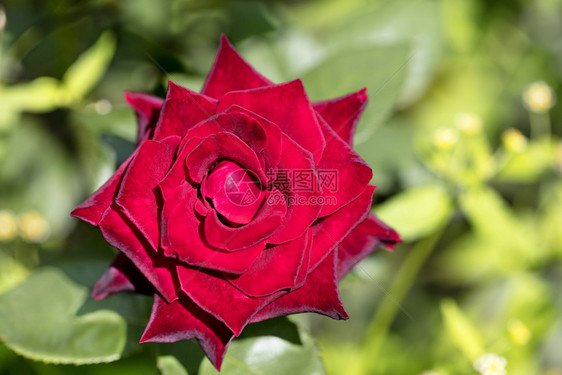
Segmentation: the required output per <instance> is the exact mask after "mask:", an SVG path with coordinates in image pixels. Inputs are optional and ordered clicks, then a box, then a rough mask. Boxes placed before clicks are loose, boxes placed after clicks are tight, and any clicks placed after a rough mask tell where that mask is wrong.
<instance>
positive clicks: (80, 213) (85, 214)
mask: <svg viewBox="0 0 562 375" xmlns="http://www.w3.org/2000/svg"><path fill="white" fill-rule="evenodd" d="M135 155H136V151H135V152H134V153H133V155H131V156H129V158H128V159H127V160H125V161H124V162H123V164H121V165H120V166H119V168H118V169H117V171H115V173H114V174H113V176H111V178H110V179H109V180H107V181H106V182H105V184H103V185H102V186H101V187H100V188H99V189H98V190H96V191H95V192H94V193H93V194H92V195H90V197H89V198H88V199H86V200H85V201H84V202H82V203H81V204H80V205H79V206H78V207H76V208H75V209H74V210H72V212H71V213H70V214H71V215H72V216H74V217H77V218H78V219H81V220H84V221H85V222H87V223H90V224H92V225H95V226H97V225H98V224H99V222H100V220H101V218H102V216H103V214H104V212H105V211H106V210H107V208H108V207H109V206H110V205H111V202H113V198H114V197H115V192H116V191H117V189H118V188H119V184H120V182H121V177H123V174H124V173H125V171H126V170H127V168H128V167H129V164H130V163H131V160H133V158H134V157H135Z"/></svg>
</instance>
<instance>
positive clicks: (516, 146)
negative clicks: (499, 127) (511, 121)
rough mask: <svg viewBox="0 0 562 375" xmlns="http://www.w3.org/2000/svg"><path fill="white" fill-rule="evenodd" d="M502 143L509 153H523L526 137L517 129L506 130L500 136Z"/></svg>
mask: <svg viewBox="0 0 562 375" xmlns="http://www.w3.org/2000/svg"><path fill="white" fill-rule="evenodd" d="M502 141H503V144H504V146H505V148H507V149H508V150H509V151H511V152H523V151H525V150H526V149H527V137H525V136H524V135H523V134H522V133H521V132H520V131H519V130H517V129H513V128H510V129H507V130H506V131H504V132H503V134H502Z"/></svg>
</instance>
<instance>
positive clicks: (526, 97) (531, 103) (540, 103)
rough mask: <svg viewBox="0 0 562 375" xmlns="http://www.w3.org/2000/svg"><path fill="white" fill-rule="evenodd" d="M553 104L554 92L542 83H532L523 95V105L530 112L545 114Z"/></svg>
mask: <svg viewBox="0 0 562 375" xmlns="http://www.w3.org/2000/svg"><path fill="white" fill-rule="evenodd" d="M555 103H556V95H555V94H554V91H552V89H551V88H550V86H548V85H547V84H546V83H544V82H542V81H540V82H535V83H532V84H531V85H529V86H528V87H527V89H526V90H525V92H524V93H523V104H524V105H525V108H527V109H528V110H529V111H531V112H536V113H544V112H547V111H548V110H549V109H551V108H552V107H553V106H554V104H555Z"/></svg>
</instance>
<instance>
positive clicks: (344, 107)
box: [312, 89, 368, 146]
mask: <svg viewBox="0 0 562 375" xmlns="http://www.w3.org/2000/svg"><path fill="white" fill-rule="evenodd" d="M367 99H368V98H367V89H361V90H359V91H357V92H354V93H351V94H349V95H345V96H342V97H339V98H335V99H331V100H326V101H323V102H316V103H312V106H313V107H314V109H315V110H316V111H317V112H318V113H319V114H320V116H322V118H323V119H324V120H326V122H327V123H328V124H329V125H330V127H331V128H332V129H333V130H334V131H335V132H336V133H337V134H338V135H339V136H340V138H341V139H343V140H344V141H345V142H347V144H349V145H350V146H351V145H353V135H354V134H355V128H356V127H357V123H358V122H359V118H360V117H361V114H362V113H363V111H364V110H365V107H366V106H367Z"/></svg>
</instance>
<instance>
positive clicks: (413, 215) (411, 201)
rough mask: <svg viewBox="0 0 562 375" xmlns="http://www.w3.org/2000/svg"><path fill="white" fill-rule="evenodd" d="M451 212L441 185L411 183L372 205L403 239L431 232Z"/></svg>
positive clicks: (446, 218) (449, 201)
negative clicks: (399, 191)
mask: <svg viewBox="0 0 562 375" xmlns="http://www.w3.org/2000/svg"><path fill="white" fill-rule="evenodd" d="M452 212H453V202H452V200H451V197H450V196H449V193H448V192H447V190H446V189H445V188H444V187H443V186H442V185H426V186H421V187H415V188H413V189H410V190H407V191H405V192H404V193H401V194H399V195H396V196H394V197H393V198H391V199H389V200H388V201H386V202H384V203H383V204H380V205H378V206H377V207H376V209H375V213H376V214H377V215H378V216H379V217H380V218H381V219H382V220H383V221H385V222H386V223H388V224H389V225H390V226H392V227H394V228H395V229H396V230H397V231H398V233H400V235H401V236H402V238H403V239H404V240H406V241H412V240H414V239H416V238H420V237H424V236H426V235H428V234H431V233H433V232H435V231H436V230H437V229H439V228H441V227H442V226H443V225H445V224H446V223H447V220H448V219H449V217H450V216H451V214H452Z"/></svg>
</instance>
